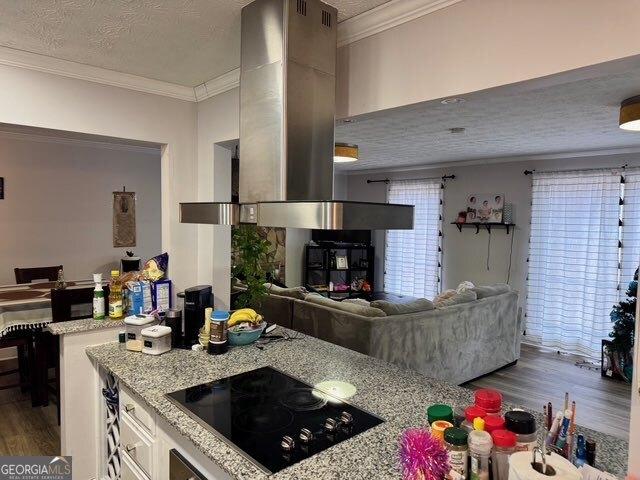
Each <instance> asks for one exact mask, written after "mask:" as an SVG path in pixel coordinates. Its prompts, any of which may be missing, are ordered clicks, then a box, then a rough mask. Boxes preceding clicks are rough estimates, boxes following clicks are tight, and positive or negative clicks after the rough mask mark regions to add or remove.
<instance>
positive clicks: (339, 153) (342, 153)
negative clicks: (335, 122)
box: [333, 143, 358, 163]
mask: <svg viewBox="0 0 640 480" xmlns="http://www.w3.org/2000/svg"><path fill="white" fill-rule="evenodd" d="M357 161H358V145H353V144H351V143H336V148H335V153H334V155H333V162H334V163H350V162H357Z"/></svg>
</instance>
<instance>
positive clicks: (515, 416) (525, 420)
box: [504, 410, 538, 452]
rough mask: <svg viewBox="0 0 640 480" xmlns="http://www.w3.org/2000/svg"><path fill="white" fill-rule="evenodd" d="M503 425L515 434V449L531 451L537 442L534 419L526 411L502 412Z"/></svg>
mask: <svg viewBox="0 0 640 480" xmlns="http://www.w3.org/2000/svg"><path fill="white" fill-rule="evenodd" d="M504 426H505V428H506V429H507V430H509V431H510V432H513V433H515V434H516V440H517V443H516V451H517V452H522V451H529V452H531V451H533V449H534V448H535V447H536V445H537V444H538V435H537V430H536V419H535V418H534V416H533V415H531V414H530V413H528V412H523V411H521V410H512V411H510V412H507V413H505V414H504Z"/></svg>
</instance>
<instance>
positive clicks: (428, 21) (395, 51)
mask: <svg viewBox="0 0 640 480" xmlns="http://www.w3.org/2000/svg"><path fill="white" fill-rule="evenodd" d="M639 22H640V1H639V0H627V1H624V2H603V1H601V0H518V1H510V0H464V1H462V2H459V3H456V4H455V5H452V6H449V7H447V8H444V9H441V10H438V11H436V12H434V13H431V14H429V15H425V16H422V17H420V18H418V19H416V20H413V21H410V22H407V23H404V24H402V25H400V26H397V27H395V28H392V29H389V30H386V31H384V32H382V33H379V34H377V35H373V36H370V37H367V38H364V39H362V40H360V41H357V42H355V43H352V44H349V45H347V46H345V47H342V48H340V49H338V72H337V84H338V87H337V106H338V111H337V114H338V118H344V117H350V116H354V115H361V114H365V113H368V112H372V111H377V110H384V109H387V108H394V107H399V106H402V105H409V104H413V103H418V102H423V101H428V100H434V99H437V98H442V97H448V96H455V95H460V94H463V93H469V92H474V91H478V90H484V89H487V88H492V87H497V86H500V85H508V84H514V83H516V82H523V81H525V80H529V79H533V78H542V77H546V76H549V75H553V74H555V73H559V72H565V71H568V70H572V69H578V68H581V67H585V66H589V65H595V64H598V63H602V62H608V61H611V60H615V59H619V58H625V57H628V56H632V55H638V41H637V35H636V33H635V31H636V26H637V25H638V23H639ZM542 32H543V33H542ZM581 74H584V72H581ZM559 80H560V79H559V78H545V79H543V80H542V81H543V82H555V81H559Z"/></svg>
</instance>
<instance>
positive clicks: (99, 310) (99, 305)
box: [93, 273, 104, 320]
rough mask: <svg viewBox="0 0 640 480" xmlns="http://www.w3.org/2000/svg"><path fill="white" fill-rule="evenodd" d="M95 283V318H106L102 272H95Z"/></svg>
mask: <svg viewBox="0 0 640 480" xmlns="http://www.w3.org/2000/svg"><path fill="white" fill-rule="evenodd" d="M93 283H95V284H96V286H95V288H94V289H93V318H94V319H96V320H104V290H103V289H102V274H101V273H94V274H93Z"/></svg>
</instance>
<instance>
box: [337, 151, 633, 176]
mask: <svg viewBox="0 0 640 480" xmlns="http://www.w3.org/2000/svg"><path fill="white" fill-rule="evenodd" d="M637 153H640V145H639V146H630V147H618V148H603V149H595V150H575V151H570V152H557V153H542V154H539V155H520V156H513V157H488V158H476V159H473V160H448V161H446V162H435V163H427V164H422V165H407V166H404V167H395V168H394V167H389V168H384V167H378V168H363V169H353V168H350V169H349V170H337V169H336V173H338V174H340V175H348V176H351V175H377V174H385V173H390V172H414V171H419V170H432V169H436V168H449V167H470V166H475V165H495V164H501V163H516V162H534V161H539V160H559V159H569V158H583V157H601V156H615V155H629V154H637Z"/></svg>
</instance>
